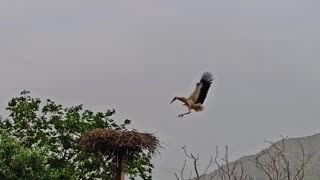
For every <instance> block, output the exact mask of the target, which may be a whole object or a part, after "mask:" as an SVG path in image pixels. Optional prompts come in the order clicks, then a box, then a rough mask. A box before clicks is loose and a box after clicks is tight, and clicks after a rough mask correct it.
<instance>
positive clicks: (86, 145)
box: [80, 129, 160, 159]
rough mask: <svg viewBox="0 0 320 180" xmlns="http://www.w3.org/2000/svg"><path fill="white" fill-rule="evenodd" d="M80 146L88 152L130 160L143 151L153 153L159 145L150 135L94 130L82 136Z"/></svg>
mask: <svg viewBox="0 0 320 180" xmlns="http://www.w3.org/2000/svg"><path fill="white" fill-rule="evenodd" d="M80 145H81V146H82V148H83V149H85V150H88V151H95V152H101V153H102V154H105V155H113V156H126V157H127V158H128V159H130V158H134V157H135V155H137V154H139V153H141V152H142V151H143V150H148V151H149V152H151V153H154V152H155V150H156V149H157V148H158V147H159V145H160V143H159V140H158V139H157V138H156V137H154V136H153V134H150V133H140V132H137V131H121V130H112V129H94V130H92V131H88V132H85V133H83V134H82V137H81V141H80Z"/></svg>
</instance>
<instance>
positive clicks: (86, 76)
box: [0, 0, 320, 180]
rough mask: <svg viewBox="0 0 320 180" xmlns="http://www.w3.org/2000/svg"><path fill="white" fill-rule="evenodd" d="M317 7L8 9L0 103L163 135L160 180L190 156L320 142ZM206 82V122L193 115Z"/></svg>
mask: <svg viewBox="0 0 320 180" xmlns="http://www.w3.org/2000/svg"><path fill="white" fill-rule="evenodd" d="M319 5H320V1H319V0H303V1H302V0H282V1H279V0H268V1H258V0H241V1H239V0H229V1H226V0H211V1H207V0H204V1H194V0H193V1H191V0H177V1H172V0H170V1H169V0H161V1H147V0H137V1H87V0H86V1H85V0H54V1H44V0H38V1H36V0H28V1H14V0H2V1H1V2H0V82H1V86H0V92H1V94H0V102H1V111H0V112H1V114H5V113H4V108H5V106H6V105H7V102H8V101H9V100H10V98H11V97H13V96H18V95H19V93H20V92H21V91H22V90H23V89H27V90H30V91H31V92H32V95H33V96H39V97H43V98H50V99H52V100H54V101H56V102H57V103H61V104H64V105H77V104H80V103H81V104H84V106H85V108H87V109H91V110H96V111H105V110H107V109H110V108H115V109H116V111H117V114H116V116H115V117H114V118H115V119H116V120H118V121H119V122H122V120H124V119H125V118H129V119H131V120H132V125H131V126H130V127H132V128H135V129H138V130H139V131H142V132H143V131H147V132H157V134H156V135H157V136H158V137H159V138H160V140H161V141H162V142H164V147H165V149H164V150H162V151H161V157H159V156H155V157H154V163H155V167H156V169H155V171H154V179H155V180H163V179H174V178H175V177H174V172H176V171H179V169H180V168H181V167H182V164H183V161H184V155H183V151H182V149H181V147H182V146H184V145H186V146H187V147H188V150H190V151H192V152H195V153H196V152H199V153H200V158H201V163H202V164H205V163H207V161H208V158H209V156H210V155H211V154H214V152H215V146H216V145H218V146H219V147H221V148H222V147H223V146H224V145H229V146H230V156H231V159H232V160H234V159H237V158H239V157H241V156H244V155H250V154H253V153H256V152H257V151H259V150H260V149H261V148H263V147H265V143H264V140H265V139H267V140H277V139H278V138H279V137H280V135H285V136H286V135H288V136H290V137H295V136H307V135H312V134H314V133H318V132H320V128H319V127H320V121H319V105H320V95H319V92H320V80H319V77H320V70H319V67H320V61H319V57H320V51H319V47H320V35H319V32H320V11H319ZM204 71H210V72H212V74H213V75H214V76H215V81H214V84H213V85H212V88H211V90H210V92H209V95H208V99H207V100H206V102H205V110H204V111H203V112H201V113H192V114H190V115H189V116H185V117H184V118H183V119H179V118H177V116H178V114H180V113H183V112H186V108H185V107H183V106H182V105H181V103H179V102H176V103H174V104H171V105H170V104H169V103H170V101H171V100H172V98H173V97H174V96H176V95H181V96H189V95H190V93H191V92H192V91H193V89H194V86H195V83H196V82H197V81H198V80H199V78H200V75H201V74H202V73H203V72H204Z"/></svg>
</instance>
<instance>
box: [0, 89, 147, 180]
mask: <svg viewBox="0 0 320 180" xmlns="http://www.w3.org/2000/svg"><path fill="white" fill-rule="evenodd" d="M29 94H30V92H28V91H23V92H21V96H19V97H15V98H12V99H11V101H10V102H9V103H8V107H7V108H6V109H7V110H8V111H9V113H10V114H9V117H8V118H7V119H4V120H2V121H1V122H0V128H1V129H3V130H5V131H6V132H7V133H8V134H9V135H11V136H12V137H13V138H16V139H17V140H18V141H19V142H20V143H21V144H22V145H23V147H25V148H43V147H46V148H47V151H46V153H45V154H43V153H42V154H40V155H43V156H44V157H43V158H44V159H45V160H46V163H47V165H48V167H49V168H51V169H52V171H54V174H56V175H57V176H53V177H51V178H54V177H56V178H57V179H93V178H102V179H110V178H111V177H113V176H114V171H113V168H114V166H115V165H114V164H113V162H114V161H112V159H113V158H114V157H113V156H111V155H106V154H100V153H89V152H85V151H82V149H81V147H80V145H79V142H80V138H81V134H82V133H83V132H85V131H89V130H92V129H95V128H109V129H115V130H126V126H127V125H129V124H130V123H131V121H130V120H125V121H124V122H123V123H122V124H120V125H118V124H117V123H116V122H115V121H114V120H113V119H111V118H110V116H112V115H113V114H114V113H115V111H114V110H113V111H110V110H108V111H107V112H96V113H94V112H92V111H89V110H83V105H82V104H81V105H77V106H72V107H63V106H62V105H61V104H56V103H55V102H53V101H51V100H50V99H47V100H46V102H45V103H44V104H42V101H41V99H40V98H33V97H31V96H30V95H29ZM150 160H151V153H150V152H141V153H140V154H139V155H138V156H137V157H136V158H135V159H134V160H132V161H130V162H128V163H127V167H126V169H127V174H128V175H129V176H130V177H131V179H134V177H137V176H138V177H142V178H143V179H151V177H152V176H151V174H152V169H153V165H152V164H151V162H150ZM0 171H1V169H0ZM44 172H45V171H44Z"/></svg>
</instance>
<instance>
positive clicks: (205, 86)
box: [170, 72, 213, 118]
mask: <svg viewBox="0 0 320 180" xmlns="http://www.w3.org/2000/svg"><path fill="white" fill-rule="evenodd" d="M212 81H213V77H212V74H211V73H209V72H205V73H203V74H202V77H201V79H200V82H198V83H197V84H196V88H195V90H194V91H193V93H192V94H191V95H190V97H189V98H185V97H179V96H176V97H174V98H173V100H172V101H171V103H173V101H175V100H180V101H181V102H183V103H184V104H183V105H184V106H187V107H188V110H189V111H188V112H186V113H183V114H180V115H179V116H178V117H181V118H182V117H183V116H184V115H186V114H190V113H191V110H192V109H193V110H194V111H196V112H200V111H202V110H203V109H204V107H203V103H204V101H205V99H206V97H207V94H208V91H209V89H210V86H211V84H212ZM171 103H170V104H171Z"/></svg>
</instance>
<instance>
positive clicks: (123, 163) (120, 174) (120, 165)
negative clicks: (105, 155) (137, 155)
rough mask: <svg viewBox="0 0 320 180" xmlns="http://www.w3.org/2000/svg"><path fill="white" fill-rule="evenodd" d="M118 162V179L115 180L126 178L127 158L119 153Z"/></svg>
mask: <svg viewBox="0 0 320 180" xmlns="http://www.w3.org/2000/svg"><path fill="white" fill-rule="evenodd" d="M117 159H118V162H117V166H118V167H117V172H116V179H115V180H124V178H125V172H124V171H125V167H126V160H125V156H123V155H119V156H118V158H117Z"/></svg>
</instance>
